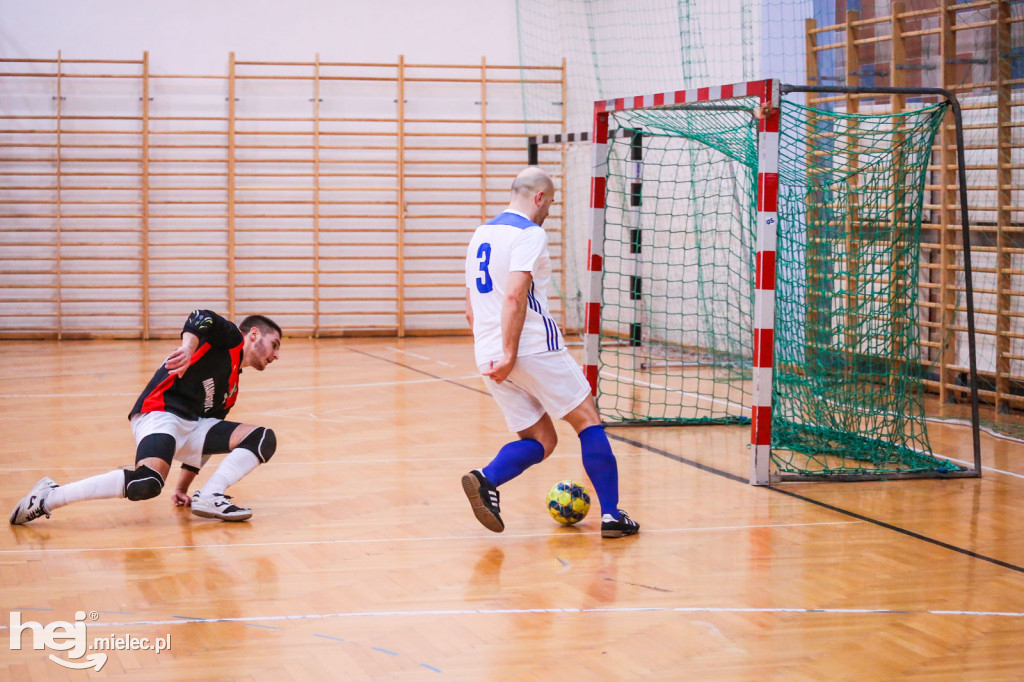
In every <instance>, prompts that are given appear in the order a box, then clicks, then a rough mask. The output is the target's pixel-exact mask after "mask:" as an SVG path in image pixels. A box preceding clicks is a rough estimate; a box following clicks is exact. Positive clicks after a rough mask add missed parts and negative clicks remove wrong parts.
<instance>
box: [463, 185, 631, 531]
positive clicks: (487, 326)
mask: <svg viewBox="0 0 1024 682" xmlns="http://www.w3.org/2000/svg"><path fill="white" fill-rule="evenodd" d="M554 197H555V186H554V183H553V182H552V181H551V178H550V177H549V176H548V174H547V173H545V172H544V171H543V170H541V169H540V168H537V167H535V166H531V167H529V168H526V169H525V170H523V171H522V172H521V173H519V175H518V176H516V179H515V180H514V181H513V183H512V198H511V201H510V203H509V206H508V208H507V209H505V211H504V212H503V213H501V214H500V215H498V216H497V217H496V218H494V219H493V220H491V221H489V222H487V223H486V224H484V225H481V226H480V227H478V228H477V229H476V232H475V233H474V234H473V239H472V240H471V241H470V243H469V250H468V251H467V253H466V318H467V319H468V320H469V324H470V326H471V327H472V328H473V338H474V351H475V354H476V364H477V366H478V367H479V368H480V373H481V374H482V375H483V379H484V383H485V384H487V388H488V389H489V390H490V392H491V395H492V396H493V397H494V399H495V400H496V401H497V403H498V406H499V407H500V408H501V411H502V413H503V414H504V415H505V422H506V423H507V424H508V428H509V430H510V431H512V432H514V433H517V434H518V435H519V440H517V441H513V442H511V443H508V444H506V445H505V446H504V447H503V448H501V450H500V451H499V452H498V454H497V456H495V458H494V459H493V460H491V463H490V464H488V465H487V466H485V467H484V468H483V469H476V470H474V471H471V472H469V473H468V474H466V475H465V476H463V477H462V488H463V490H464V491H465V493H466V496H467V497H468V498H469V501H470V504H471V505H472V507H473V513H474V514H475V515H476V518H477V520H479V521H480V523H482V524H483V525H484V526H485V527H486V528H488V529H490V530H492V531H494V532H496V533H500V532H501V531H503V530H504V529H505V524H504V522H503V521H502V520H501V513H500V507H499V496H498V490H497V488H498V486H500V485H502V484H503V483H506V482H508V481H510V480H511V479H513V478H515V477H516V476H518V475H519V474H521V473H523V471H525V470H526V469H527V468H529V467H531V466H533V465H534V464H537V463H539V462H541V461H543V460H544V459H545V458H546V457H547V456H548V455H550V454H551V452H552V451H553V450H554V449H555V445H556V443H557V440H558V439H557V436H556V434H555V426H554V424H553V422H552V421H551V418H552V417H554V418H556V419H564V420H565V421H567V422H569V424H570V425H571V426H572V427H573V429H575V430H576V433H577V435H578V436H579V439H580V447H581V449H582V452H583V467H584V469H585V470H586V472H587V476H589V477H590V482H591V483H592V484H593V485H594V489H595V491H596V492H597V497H598V500H599V501H600V503H601V512H602V518H601V535H602V536H603V537H606V538H617V537H622V536H624V535H633V534H634V533H636V532H637V531H639V530H640V526H639V525H638V524H637V523H636V522H635V521H633V520H632V519H630V518H629V516H627V515H626V513H625V512H623V511H622V510H620V509H619V508H618V502H619V475H618V466H617V464H616V461H615V455H614V454H613V453H612V448H611V444H610V443H609V442H608V437H607V436H606V435H605V432H604V427H603V426H601V421H600V418H599V417H598V414H597V407H596V406H595V405H594V401H593V399H592V398H591V397H590V385H589V384H588V383H587V380H586V378H585V377H584V376H583V371H582V370H581V369H580V366H579V365H577V364H576V362H575V361H574V360H573V359H572V357H571V356H570V355H569V353H568V351H566V350H565V344H564V342H563V340H562V335H561V333H560V332H559V330H558V326H557V325H556V324H555V321H554V319H553V318H552V316H551V313H550V312H549V310H548V300H547V288H548V285H549V284H550V283H551V257H550V256H549V255H548V238H547V233H545V232H544V228H542V227H541V225H543V224H544V219H545V218H546V217H547V215H548V210H549V209H550V207H551V202H552V200H553V199H554Z"/></svg>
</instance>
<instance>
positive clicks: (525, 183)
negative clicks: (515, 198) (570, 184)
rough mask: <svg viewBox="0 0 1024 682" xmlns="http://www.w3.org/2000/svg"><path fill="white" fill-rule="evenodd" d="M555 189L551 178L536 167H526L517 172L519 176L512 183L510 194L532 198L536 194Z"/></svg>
mask: <svg viewBox="0 0 1024 682" xmlns="http://www.w3.org/2000/svg"><path fill="white" fill-rule="evenodd" d="M549 189H550V190H552V191H554V189H555V183H554V182H552V180H551V176H550V175H548V174H547V173H545V172H544V171H543V170H541V169H540V168H538V167H537V166H527V167H526V168H524V169H523V170H521V171H519V175H517V176H516V179H515V180H513V181H512V194H519V195H521V196H533V195H534V194H536V193H537V192H543V191H545V190H549Z"/></svg>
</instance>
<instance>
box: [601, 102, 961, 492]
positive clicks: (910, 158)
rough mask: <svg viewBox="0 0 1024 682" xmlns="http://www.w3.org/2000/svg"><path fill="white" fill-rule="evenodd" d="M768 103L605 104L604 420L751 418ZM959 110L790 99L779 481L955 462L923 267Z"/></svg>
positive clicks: (783, 143)
mask: <svg viewBox="0 0 1024 682" xmlns="http://www.w3.org/2000/svg"><path fill="white" fill-rule="evenodd" d="M757 105H758V102H757V101H755V100H754V99H753V98H748V99H742V98H741V99H732V100H723V101H718V102H710V103H701V104H695V105H687V106H678V107H674V108H661V109H635V110H629V111H618V112H613V113H611V114H610V131H609V142H608V156H607V169H608V170H607V193H606V208H605V231H604V255H605V260H604V274H603V276H602V299H601V342H600V352H599V376H600V380H599V382H598V401H599V406H600V410H601V414H602V418H603V419H605V420H606V421H609V422H620V423H651V424H658V423H660V424H683V423H743V422H749V420H750V414H751V407H750V406H751V394H752V381H753V378H752V377H753V372H752V364H753V352H754V349H753V331H752V329H753V326H754V324H753V321H754V315H755V310H754V278H755V248H754V225H755V215H756V204H755V202H756V195H757V166H758V133H757V120H756V119H755V117H754V116H753V111H754V108H755V107H756V106H757ZM947 106H948V105H947V104H945V103H943V104H936V105H921V107H920V108H918V109H914V110H911V111H908V112H905V113H902V114H846V113H839V112H835V111H827V110H823V109H815V108H810V107H806V106H803V105H800V104H798V103H794V102H790V101H786V100H783V101H782V104H781V114H780V115H781V122H780V131H781V132H780V135H779V148H780V152H779V189H778V230H777V240H778V241H777V246H776V282H775V310H774V317H775V331H774V334H775V340H774V348H775V357H774V372H773V382H772V387H771V391H772V462H773V468H774V469H775V470H776V471H777V472H778V473H780V474H782V475H783V476H785V475H787V474H792V475H795V476H815V475H829V476H837V475H839V476H842V475H850V476H858V475H888V474H914V473H919V472H934V471H940V472H942V471H954V470H958V469H959V467H957V466H956V465H954V464H951V463H950V462H948V461H946V460H942V459H938V458H936V457H934V456H933V455H932V454H931V448H930V446H929V442H928V437H927V432H926V429H925V413H924V386H923V379H924V376H923V371H922V363H921V343H920V339H919V337H918V329H919V325H918V322H919V320H918V316H919V314H920V309H919V302H918V291H919V264H920V230H921V217H922V216H921V211H922V204H923V199H924V184H925V178H926V172H927V168H928V163H929V160H930V155H931V147H932V142H933V140H934V137H935V134H936V131H937V130H938V128H939V126H940V125H941V123H942V119H943V116H944V114H945V113H946V109H947Z"/></svg>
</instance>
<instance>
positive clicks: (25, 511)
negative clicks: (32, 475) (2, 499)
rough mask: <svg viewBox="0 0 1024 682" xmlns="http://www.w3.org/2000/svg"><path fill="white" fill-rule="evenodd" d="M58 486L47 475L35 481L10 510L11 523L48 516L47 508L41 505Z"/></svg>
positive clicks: (16, 523) (16, 524)
mask: <svg viewBox="0 0 1024 682" xmlns="http://www.w3.org/2000/svg"><path fill="white" fill-rule="evenodd" d="M57 487H59V486H58V485H57V484H56V483H54V481H53V479H52V478H50V477H49V476H44V477H43V479H42V480H41V481H39V483H36V485H35V487H34V488H32V492H30V493H29V494H28V495H26V496H25V497H23V498H21V502H19V503H18V506H16V507H15V508H14V511H12V512H11V525H12V526H20V525H22V524H25V523H28V522H29V521H33V520H35V519H38V518H39V517H40V516H43V515H44V514H45V515H46V518H50V512H49V510H48V509H47V508H46V507H45V506H43V503H44V502H46V498H47V497H49V495H50V491H51V490H53V489H54V488H57Z"/></svg>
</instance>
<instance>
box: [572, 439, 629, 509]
mask: <svg viewBox="0 0 1024 682" xmlns="http://www.w3.org/2000/svg"><path fill="white" fill-rule="evenodd" d="M580 446H581V447H582V450H583V468H584V469H586V471H587V476H589V477H590V482H591V483H593V484H594V490H596V491H597V499H598V500H600V501H601V513H602V514H611V515H612V518H614V519H615V520H618V519H619V466H618V464H617V463H616V461H615V455H614V454H613V453H612V445H611V443H609V442H608V436H607V435H605V432H604V427H603V426H601V425H600V424H595V425H594V426H588V427H587V428H585V429H583V430H582V431H580Z"/></svg>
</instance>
